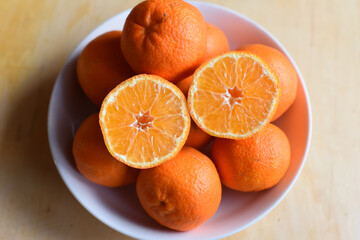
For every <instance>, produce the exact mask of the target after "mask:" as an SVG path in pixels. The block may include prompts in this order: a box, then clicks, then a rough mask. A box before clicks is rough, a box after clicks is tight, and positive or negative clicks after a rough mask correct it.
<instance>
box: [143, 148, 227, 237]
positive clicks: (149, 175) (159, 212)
mask: <svg viewBox="0 0 360 240" xmlns="http://www.w3.org/2000/svg"><path fill="white" fill-rule="evenodd" d="M136 192H137V195H138V197H139V200H140V203H141V205H142V206H143V207H144V209H145V210H146V212H147V213H148V214H149V215H150V216H151V217H152V218H153V219H154V220H156V221H157V222H158V223H160V224H162V225H164V226H166V227H168V228H171V229H174V230H178V231H189V230H191V229H194V228H196V227H198V226H199V225H201V224H202V223H204V222H205V221H206V220H208V219H209V218H210V217H211V216H213V215H214V213H215V212H216V210H217V209H218V207H219V204H220V201H221V182H220V178H219V174H218V172H217V170H216V168H215V165H214V164H213V162H212V161H211V160H210V159H209V158H208V157H207V156H205V155H204V154H202V153H201V152H199V151H197V150H196V149H194V148H191V147H186V146H185V147H184V148H183V149H182V150H181V151H180V153H179V154H178V155H177V156H176V157H174V158H173V159H171V160H170V161H167V162H166V163H164V164H162V165H160V166H157V167H154V168H150V169H144V170H141V171H140V174H139V177H138V180H137V182H136Z"/></svg>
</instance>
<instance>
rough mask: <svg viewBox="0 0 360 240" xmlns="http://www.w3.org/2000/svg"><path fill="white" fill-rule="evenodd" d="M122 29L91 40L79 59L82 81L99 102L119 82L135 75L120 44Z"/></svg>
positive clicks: (80, 78) (78, 71)
mask: <svg viewBox="0 0 360 240" xmlns="http://www.w3.org/2000/svg"><path fill="white" fill-rule="evenodd" d="M120 40H121V31H112V32H107V33H104V34H102V35H100V36H98V37H97V38H95V39H94V40H92V41H91V42H90V43H89V44H88V45H87V46H86V47H85V48H84V50H83V51H82V53H81V54H80V56H79V59H78V62H77V75H78V80H79V83H80V85H81V87H82V89H83V90H84V92H85V94H86V95H87V96H88V97H89V99H90V100H91V101H92V102H93V103H95V104H96V105H97V106H100V105H101V102H102V100H103V99H104V98H105V96H106V95H107V94H108V93H109V92H110V90H112V89H113V88H114V87H116V85H118V84H119V83H120V82H122V81H123V80H125V79H128V78H129V77H131V76H133V75H135V73H134V71H133V70H132V69H131V67H130V66H129V64H127V62H126V61H125V58H124V56H123V55H122V52H121V48H120Z"/></svg>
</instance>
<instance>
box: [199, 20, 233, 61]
mask: <svg viewBox="0 0 360 240" xmlns="http://www.w3.org/2000/svg"><path fill="white" fill-rule="evenodd" d="M206 36H207V38H206V40H207V42H206V55H205V60H207V59H209V58H212V57H215V56H217V55H220V54H223V53H226V52H228V51H229V50H230V47H229V43H228V40H227V38H226V36H225V33H224V32H223V31H222V30H221V29H220V28H218V27H216V26H214V25H212V24H211V23H206Z"/></svg>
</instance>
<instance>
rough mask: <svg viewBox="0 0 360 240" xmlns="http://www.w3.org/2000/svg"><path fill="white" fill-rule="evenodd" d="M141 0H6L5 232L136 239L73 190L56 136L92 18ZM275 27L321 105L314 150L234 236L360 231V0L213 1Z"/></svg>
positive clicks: (0, 130)
mask: <svg viewBox="0 0 360 240" xmlns="http://www.w3.org/2000/svg"><path fill="white" fill-rule="evenodd" d="M138 2H139V1H130V0H128V1H119V0H107V1H101V0H92V1H90V0H77V1H74V0H62V1H56V0H2V1H1V3H0V19H1V24H0V116H1V118H0V163H1V165H0V206H1V207H0V216H1V217H0V239H131V238H129V237H127V236H124V235H122V234H120V233H118V232H116V231H114V230H112V229H110V228H109V227H107V226H105V225H104V224H102V223H101V222H100V221H98V220H97V219H96V218H94V217H93V216H92V215H90V214H89V213H88V212H87V211H86V210H85V209H84V208H83V207H82V206H81V205H80V204H79V203H78V202H77V201H76V200H75V198H74V197H73V196H72V195H71V194H70V192H69V191H68V190H67V188H66V187H65V185H64V183H63V181H62V180H61V178H60V176H59V174H58V173H57V170H56V168H55V165H54V162H53V161H52V157H51V154H50V150H49V146H48V140H47V131H46V125H47V109H48V104H49V98H50V94H51V90H52V87H53V84H54V82H55V79H56V76H57V74H58V72H59V70H60V69H61V67H62V65H63V64H64V62H65V60H66V58H67V57H68V56H69V54H70V53H71V52H72V50H73V49H74V48H75V46H76V45H77V44H78V43H79V42H80V40H81V39H82V38H84V37H85V36H86V35H87V34H88V33H89V32H90V31H91V30H92V29H93V28H94V27H96V26H97V25H98V24H100V23H101V22H103V21H104V20H106V19H108V18H109V17H111V16H113V15H115V14H116V13H118V12H121V11H123V10H125V9H128V8H130V7H132V6H134V5H135V4H136V3H138ZM209 2H212V3H217V4H220V5H223V6H225V7H228V8H231V9H233V10H235V11H238V12H240V13H243V14H245V15H247V16H248V17H250V18H252V19H254V20H255V21H256V22H258V23H260V24H261V25H263V26H264V27H265V28H266V29H268V30H269V31H270V32H271V33H273V34H274V35H275V36H276V37H277V38H278V39H279V40H280V41H281V42H282V43H283V45H284V46H285V47H286V48H287V49H288V50H289V52H290V54H291V55H292V56H293V58H294V60H295V61H296V62H297V64H298V66H299V68H300V69H301V71H302V73H303V76H304V78H305V81H306V84H307V86H308V90H309V94H310V99H311V103H312V113H313V134H312V145H311V149H310V153H309V156H308V159H307V162H306V165H305V167H304V169H303V172H302V174H301V176H300V178H299V179H298V181H297V183H296V184H295V185H294V187H293V189H292V190H291V191H290V193H289V194H288V195H287V196H286V197H285V199H284V200H283V201H282V202H281V203H280V204H279V205H278V206H277V207H276V208H275V209H274V210H273V211H271V212H270V213H269V214H268V215H266V216H265V217H264V218H263V219H262V220H260V221H259V222H257V223H255V224H254V225H252V226H251V227H249V228H248V229H246V230H244V231H242V232H239V233H236V234H234V235H232V236H229V237H227V238H226V239H229V240H230V239H360V203H359V198H360V186H359V185H360V174H359V172H360V171H359V169H360V107H359V99H360V92H359V90H360V74H359V69H360V1H358V0H347V1H341V0H334V1H327V0H316V1H313V0H302V1H300V0H298V1H285V0H274V1H267V0H258V1H251V0H244V1H236V0H209Z"/></svg>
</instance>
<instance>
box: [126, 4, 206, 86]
mask: <svg viewBox="0 0 360 240" xmlns="http://www.w3.org/2000/svg"><path fill="white" fill-rule="evenodd" d="M121 49H122V51H123V53H124V56H125V58H126V60H127V62H128V63H129V64H130V66H131V67H132V68H133V69H134V71H135V72H136V73H139V74H140V73H148V74H155V75H158V76H160V77H163V78H165V79H166V80H168V81H170V82H176V81H178V80H180V79H182V78H184V77H186V76H189V75H190V74H192V73H193V72H194V70H195V69H196V68H197V67H198V66H199V65H200V64H201V63H202V61H203V59H204V55H205V52H206V23H205V20H204V17H203V16H202V14H201V13H200V11H199V10H198V9H197V8H195V7H194V6H192V5H191V4H189V3H187V2H185V1H182V0H148V1H144V2H141V3H140V4H138V5H137V6H135V7H134V8H133V10H132V11H131V12H130V14H129V16H128V18H127V19H126V22H125V25H124V29H123V37H122V39H121Z"/></svg>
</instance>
